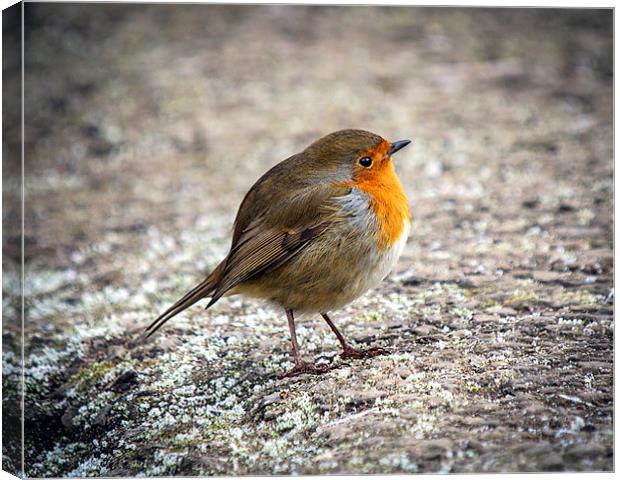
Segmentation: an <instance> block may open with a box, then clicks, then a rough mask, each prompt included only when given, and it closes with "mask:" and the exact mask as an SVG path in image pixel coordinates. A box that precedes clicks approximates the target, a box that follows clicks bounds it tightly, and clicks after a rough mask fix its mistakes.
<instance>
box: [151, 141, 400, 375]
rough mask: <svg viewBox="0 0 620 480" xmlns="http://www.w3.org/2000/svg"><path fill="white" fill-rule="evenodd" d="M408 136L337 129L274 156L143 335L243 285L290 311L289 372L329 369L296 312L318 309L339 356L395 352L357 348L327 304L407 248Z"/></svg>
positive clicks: (376, 274)
mask: <svg viewBox="0 0 620 480" xmlns="http://www.w3.org/2000/svg"><path fill="white" fill-rule="evenodd" d="M410 143H411V140H399V141H395V142H389V141H388V140H386V139H385V138H383V137H381V136H380V135H377V134H375V133H372V132H369V131H365V130H356V129H347V130H340V131H336V132H333V133H330V134H328V135H325V136H323V137H321V138H319V139H318V140H316V141H315V142H313V143H312V144H310V145H309V146H308V147H306V148H305V149H304V150H303V151H301V152H300V153H297V154H295V155H292V156H291V157H289V158H287V159H286V160H284V161H282V162H280V163H278V164H276V165H275V166H274V167H273V168H271V169H270V170H268V171H267V172H266V173H265V174H264V175H263V176H262V177H260V178H259V179H258V180H257V181H256V183H254V185H253V186H252V187H251V188H250V190H249V191H248V192H247V194H246V195H245V197H244V198H243V200H242V202H241V204H240V206H239V209H238V211H237V215H236V217H235V221H234V226H233V234H232V242H231V246H230V250H229V252H228V254H227V255H226V257H225V258H224V259H223V260H222V261H221V262H220V263H219V264H218V265H217V266H216V267H215V269H214V270H213V271H212V272H211V273H210V274H209V275H208V276H207V277H206V278H205V279H204V280H203V281H202V282H200V283H199V284H198V285H196V286H195V287H194V288H193V289H191V290H190V291H189V292H187V293H186V294H185V295H184V296H183V297H182V298H181V299H179V300H178V301H177V302H176V303H174V304H173V305H172V306H171V307H170V308H168V309H167V310H166V311H164V312H163V313H162V314H161V315H160V316H159V317H157V318H156V319H155V320H154V321H153V322H152V323H151V324H150V325H149V326H148V327H147V328H146V329H145V331H144V332H143V335H142V338H143V340H146V339H147V338H149V337H151V336H152V335H153V334H154V333H155V332H156V331H158V330H159V329H160V328H161V327H162V326H163V325H164V324H165V323H166V322H167V321H169V320H170V319H171V318H172V317H174V316H176V315H177V314H179V313H180V312H182V311H183V310H185V309H187V308H188V307H190V306H192V305H194V304H195V303H196V302H198V301H199V300H201V299H204V298H207V297H210V300H209V302H208V304H207V306H206V308H209V307H211V306H212V305H213V304H215V302H217V301H218V300H219V299H220V298H221V297H222V296H225V295H226V296H228V295H235V294H241V295H245V296H248V297H253V298H259V299H263V300H266V301H268V302H269V303H270V304H272V305H275V306H277V307H278V308H282V309H283V310H284V312H285V313H286V317H287V321H288V327H289V331H290V337H291V343H292V350H293V360H294V367H293V368H292V369H291V370H290V371H288V372H285V373H284V374H282V377H292V376H295V375H300V374H315V375H319V374H322V373H324V372H326V371H327V370H328V369H329V367H325V366H319V365H316V364H314V363H311V362H306V361H304V360H303V359H302V355H301V351H300V347H299V343H298V341H297V336H296V330H295V315H296V314H306V313H314V314H316V313H319V314H320V315H321V316H322V318H323V319H324V320H325V322H327V325H328V326H329V328H330V329H331V330H332V332H333V333H334V334H335V335H336V337H337V339H338V341H339V343H340V345H341V347H342V353H341V358H369V357H374V356H376V355H383V354H388V353H389V352H388V351H386V350H385V349H383V348H378V347H373V348H368V349H365V350H362V349H356V348H353V347H352V346H351V345H349V343H348V342H347V341H346V339H345V337H344V336H343V335H342V333H341V332H340V331H339V330H338V328H337V327H336V325H335V324H334V322H333V321H332V320H331V318H330V316H329V313H330V312H332V311H334V310H338V309H340V308H342V307H344V306H345V305H347V304H348V303H350V302H352V301H353V300H355V299H356V298H358V297H359V296H361V295H362V294H364V293H365V292H367V291H368V290H370V289H372V288H374V287H376V286H377V285H378V284H379V283H380V282H381V281H382V280H383V279H384V278H385V277H386V276H387V275H388V274H389V273H390V271H391V270H392V269H393V267H394V266H395V264H396V262H397V260H398V258H399V256H400V255H401V253H402V251H403V248H404V246H405V243H406V241H407V238H408V236H409V231H410V226H411V212H410V209H409V203H408V200H407V196H406V194H405V191H404V189H403V186H402V184H401V182H400V180H399V178H398V176H397V174H396V171H395V168H394V163H393V161H392V155H393V154H395V153H396V152H398V151H400V150H401V149H402V148H404V147H406V146H407V145H409V144H410Z"/></svg>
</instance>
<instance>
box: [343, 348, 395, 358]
mask: <svg viewBox="0 0 620 480" xmlns="http://www.w3.org/2000/svg"><path fill="white" fill-rule="evenodd" d="M389 354H390V352H389V351H388V350H386V349H385V348H381V347H372V348H368V349H366V350H358V349H356V348H348V349H346V350H344V351H343V352H342V353H341V354H340V357H341V358H372V357H377V356H379V355H389Z"/></svg>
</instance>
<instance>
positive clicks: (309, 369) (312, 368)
mask: <svg viewBox="0 0 620 480" xmlns="http://www.w3.org/2000/svg"><path fill="white" fill-rule="evenodd" d="M286 318H287V320H288V329H289V330H290V332H291V343H292V344H293V358H294V360H295V366H294V367H293V369H292V370H290V371H289V372H286V373H284V374H282V375H280V378H285V377H294V376H295V375H301V374H302V373H310V374H313V375H320V374H321V373H325V372H327V371H328V370H329V368H327V367H318V366H316V365H314V364H312V363H306V362H304V361H302V360H301V351H300V349H299V343H297V333H296V332H295V318H294V317H293V310H290V309H289V310H286Z"/></svg>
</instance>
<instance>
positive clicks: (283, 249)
mask: <svg viewBox="0 0 620 480" xmlns="http://www.w3.org/2000/svg"><path fill="white" fill-rule="evenodd" d="M330 223H331V220H330V219H324V220H317V221H316V222H314V223H311V224H308V225H301V226H296V227H293V228H287V229H284V228H282V227H272V228H267V229H264V225H263V221H262V220H258V221H257V222H256V224H251V225H250V227H249V229H248V230H246V231H244V232H242V233H241V235H240V237H239V241H238V242H237V244H236V245H234V246H233V248H232V249H231V251H230V253H229V254H228V257H227V259H226V267H225V269H224V274H223V276H222V279H221V280H220V282H219V283H218V284H217V286H216V288H215V291H214V292H213V295H212V297H211V301H210V302H209V304H208V305H207V308H208V307H209V306H211V305H213V304H214V303H215V302H216V301H217V300H218V299H219V298H220V297H221V296H222V295H224V294H225V293H226V292H227V291H228V290H230V289H231V288H233V287H234V286H236V285H239V284H240V283H242V282H243V281H245V280H248V279H249V278H252V277H253V276H255V275H258V274H259V273H264V272H267V271H271V270H274V269H276V268H278V267H279V266H280V265H282V264H283V263H285V262H286V261H287V260H289V259H290V258H291V257H292V256H294V255H295V254H296V253H297V252H299V251H300V250H301V249H302V248H303V247H304V246H305V245H307V244H308V242H310V241H312V240H313V239H314V238H316V237H318V236H319V235H320V234H321V233H322V232H323V231H324V230H325V229H326V228H327V227H328V226H329V224H330ZM261 225H263V228H261Z"/></svg>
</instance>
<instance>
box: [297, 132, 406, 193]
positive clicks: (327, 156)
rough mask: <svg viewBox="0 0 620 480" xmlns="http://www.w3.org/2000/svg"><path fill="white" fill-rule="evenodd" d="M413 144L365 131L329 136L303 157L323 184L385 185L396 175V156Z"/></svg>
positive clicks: (323, 138) (311, 174)
mask: <svg viewBox="0 0 620 480" xmlns="http://www.w3.org/2000/svg"><path fill="white" fill-rule="evenodd" d="M410 143H411V140H399V141H396V142H389V141H388V140H386V139H384V138H383V137H381V136H379V135H377V134H375V133H371V132H367V131H365V130H340V131H337V132H334V133H330V134H329V135H326V136H324V137H322V138H320V139H318V140H317V141H315V142H314V143H312V144H311V145H310V146H309V147H307V148H306V149H305V150H304V151H303V152H302V153H303V154H304V156H305V157H306V158H308V159H309V163H310V165H308V167H309V171H308V173H309V174H310V176H311V177H316V178H317V179H320V180H330V179H331V180H334V181H341V182H343V181H344V182H346V181H354V182H381V181H382V179H383V177H384V176H385V175H392V174H393V166H392V155H393V154H394V153H396V152H398V151H399V150H400V149H402V148H404V147H406V146H407V145H409V144H410Z"/></svg>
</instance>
